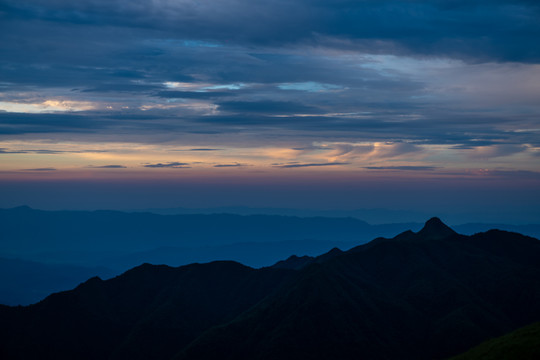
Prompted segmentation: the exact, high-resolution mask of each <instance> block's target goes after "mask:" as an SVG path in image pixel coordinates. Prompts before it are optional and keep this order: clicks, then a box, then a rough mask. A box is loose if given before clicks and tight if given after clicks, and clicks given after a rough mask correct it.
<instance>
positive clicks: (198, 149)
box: [171, 148, 223, 151]
mask: <svg viewBox="0 0 540 360" xmlns="http://www.w3.org/2000/svg"><path fill="white" fill-rule="evenodd" d="M222 150H223V149H214V148H193V149H174V150H171V151H222Z"/></svg>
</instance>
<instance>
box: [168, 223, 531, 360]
mask: <svg viewBox="0 0 540 360" xmlns="http://www.w3.org/2000/svg"><path fill="white" fill-rule="evenodd" d="M535 320H540V242H539V241H538V240H536V239H533V238H528V237H525V236H522V235H519V234H514V233H507V232H503V231H498V230H493V231H489V232H487V233H481V234H477V235H474V236H463V235H459V234H456V233H455V232H453V231H452V230H451V229H449V228H448V227H447V226H446V225H444V224H442V222H440V220H438V219H432V220H430V221H428V223H427V224H426V226H425V227H424V228H423V229H422V230H421V231H419V232H418V233H413V232H411V231H409V232H405V233H402V234H400V235H398V236H396V237H395V238H393V239H385V238H379V239H376V240H374V241H372V242H370V243H368V244H366V245H361V246H359V247H356V248H353V249H351V250H349V251H347V252H345V253H343V254H341V255H337V256H332V257H330V259H329V260H328V261H326V262H313V263H312V264H310V265H308V266H306V267H304V268H303V269H302V270H301V271H300V272H298V273H297V275H296V278H295V280H294V281H291V282H289V283H288V284H287V286H284V287H282V288H281V289H280V291H279V293H276V294H274V295H272V296H269V297H267V298H266V299H265V300H264V301H263V302H261V303H260V304H259V305H258V306H256V307H254V308H252V309H250V310H249V311H247V312H246V313H244V314H242V315H241V316H240V317H238V318H236V319H235V320H234V321H232V322H231V323H228V324H224V325H221V326H218V327H215V328H213V329H210V330H209V331H207V332H205V333H204V334H203V335H202V336H200V337H199V338H198V339H197V340H196V341H194V342H193V343H191V344H190V345H189V346H188V347H187V348H185V349H183V350H182V351H181V352H180V353H179V354H178V356H177V359H210V358H212V354H216V353H219V354H220V358H221V359H277V358H279V359H298V358H302V359H359V358H366V359H442V358H445V357H448V356H452V355H455V354H457V353H460V352H463V351H465V350H467V349H468V348H470V347H471V346H473V345H475V344H478V343H479V342H481V341H483V340H486V339H488V338H491V337H494V336H498V335H501V334H504V333H506V332H508V331H510V330H513V329H515V328H518V327H520V326H523V325H525V324H527V323H530V322H532V321H535Z"/></svg>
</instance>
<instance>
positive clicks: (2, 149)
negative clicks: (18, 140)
mask: <svg viewBox="0 0 540 360" xmlns="http://www.w3.org/2000/svg"><path fill="white" fill-rule="evenodd" d="M26 153H27V152H26V151H19V150H9V149H6V148H0V154H26Z"/></svg>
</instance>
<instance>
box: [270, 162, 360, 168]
mask: <svg viewBox="0 0 540 360" xmlns="http://www.w3.org/2000/svg"><path fill="white" fill-rule="evenodd" d="M349 164H350V163H348V162H333V163H307V164H295V163H289V164H284V165H279V164H276V165H274V166H275V167H279V168H284V169H286V168H303V167H318V166H337V165H349Z"/></svg>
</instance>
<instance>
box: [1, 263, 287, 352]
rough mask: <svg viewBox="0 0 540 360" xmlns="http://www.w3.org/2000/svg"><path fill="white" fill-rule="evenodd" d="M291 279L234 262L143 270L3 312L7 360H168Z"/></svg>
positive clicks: (281, 272) (3, 347)
mask: <svg viewBox="0 0 540 360" xmlns="http://www.w3.org/2000/svg"><path fill="white" fill-rule="evenodd" d="M289 274H290V271H289V270H275V269H263V270H254V269H252V268H249V267H246V266H243V265H241V264H238V263H234V262H214V263H209V264H203V265H201V264H193V265H188V266H183V267H180V268H170V267H167V266H153V265H148V264H146V265H142V266H139V267H137V268H134V269H132V270H130V271H128V272H126V273H125V274H123V275H121V276H119V277H116V278H114V279H111V280H108V281H102V280H100V279H99V278H92V279H90V280H88V281H87V282H85V283H84V284H81V285H80V286H79V287H77V288H76V289H75V290H73V291H68V292H63V293H58V294H53V295H51V296H49V297H48V298H46V299H45V300H44V301H42V302H40V303H38V304H35V305H31V306H28V307H18V308H8V307H1V308H0V318H1V320H2V321H1V323H2V327H1V331H0V339H1V344H0V358H2V359H37V358H40V359H108V358H110V359H126V358H129V359H167V358H170V357H171V356H172V355H173V354H174V353H175V352H176V351H178V349H181V348H182V347H183V346H185V345H187V344H188V343H189V342H190V341H192V340H193V339H194V338H196V337H197V336H198V335H199V334H200V333H201V332H202V331H204V330H205V329H207V328H208V327H210V326H213V325H217V324H219V323H223V322H227V321H230V320H232V319H233V318H234V317H236V316H237V315H239V314H240V313H241V312H243V311H245V310H246V309H248V308H249V307H251V306H253V305H254V304H256V303H257V302H259V301H260V300H261V299H262V298H264V297H265V296H266V295H268V294H269V292H271V291H272V290H273V289H275V287H276V286H278V285H279V284H280V283H281V282H282V281H283V280H284V279H286V278H287V277H288V276H289Z"/></svg>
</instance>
